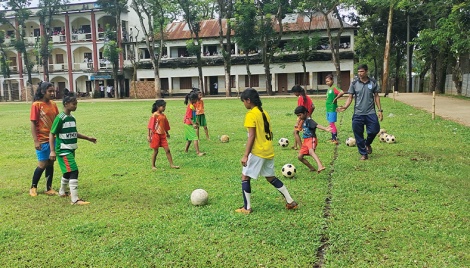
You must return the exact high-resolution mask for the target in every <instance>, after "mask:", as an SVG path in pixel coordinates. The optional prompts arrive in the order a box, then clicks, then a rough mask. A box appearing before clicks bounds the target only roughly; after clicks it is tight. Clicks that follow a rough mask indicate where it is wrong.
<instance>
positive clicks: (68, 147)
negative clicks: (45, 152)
mask: <svg viewBox="0 0 470 268" xmlns="http://www.w3.org/2000/svg"><path fill="white" fill-rule="evenodd" d="M51 133H52V134H54V135H55V136H56V141H55V151H56V154H57V155H67V154H70V153H73V152H74V151H75V150H76V149H77V148H78V146H77V136H78V133H77V127H76V121H75V117H73V115H71V114H70V115H67V114H65V113H64V112H61V113H60V114H59V115H58V116H57V117H56V118H55V120H54V123H53V124H52V129H51Z"/></svg>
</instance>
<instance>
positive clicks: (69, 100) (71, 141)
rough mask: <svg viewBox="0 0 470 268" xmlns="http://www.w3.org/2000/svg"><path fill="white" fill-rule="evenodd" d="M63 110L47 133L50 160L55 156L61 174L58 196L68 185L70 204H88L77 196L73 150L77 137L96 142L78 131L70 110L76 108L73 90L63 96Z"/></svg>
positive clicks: (63, 193) (61, 194)
mask: <svg viewBox="0 0 470 268" xmlns="http://www.w3.org/2000/svg"><path fill="white" fill-rule="evenodd" d="M63 104H64V111H63V112H61V113H60V114H59V115H58V116H57V117H56V118H55V120H54V123H53V124H52V128H51V132H50V134H49V143H50V147H51V148H55V150H51V156H50V157H51V160H55V159H56V158H57V162H58V163H59V166H60V169H61V170H62V173H63V176H62V180H61V186H60V190H59V195H60V196H63V197H65V196H67V194H66V192H65V189H66V187H67V185H69V187H70V196H71V198H72V205H88V204H90V202H87V201H84V200H82V199H80V198H79V197H78V166H77V163H76V162H75V150H76V149H77V148H78V146H77V139H84V140H88V141H91V142H93V143H96V138H94V137H89V136H85V135H83V134H80V133H78V131H77V127H76V121H75V117H74V116H73V115H72V112H73V111H75V110H77V97H76V96H75V94H74V93H73V92H71V93H69V94H68V95H66V96H64V100H63Z"/></svg>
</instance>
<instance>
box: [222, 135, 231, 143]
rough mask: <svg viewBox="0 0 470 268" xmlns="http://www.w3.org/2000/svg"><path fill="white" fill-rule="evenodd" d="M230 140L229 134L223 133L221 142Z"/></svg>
mask: <svg viewBox="0 0 470 268" xmlns="http://www.w3.org/2000/svg"><path fill="white" fill-rule="evenodd" d="M229 140H230V137H229V136H228V135H222V136H221V137H220V141H221V142H228V141H229Z"/></svg>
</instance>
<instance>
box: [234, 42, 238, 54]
mask: <svg viewBox="0 0 470 268" xmlns="http://www.w3.org/2000/svg"><path fill="white" fill-rule="evenodd" d="M235 55H237V56H238V44H237V43H235Z"/></svg>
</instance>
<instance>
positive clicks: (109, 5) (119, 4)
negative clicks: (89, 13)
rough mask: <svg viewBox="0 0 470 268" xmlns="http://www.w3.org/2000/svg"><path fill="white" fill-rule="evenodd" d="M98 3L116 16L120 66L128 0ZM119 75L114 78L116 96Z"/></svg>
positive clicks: (105, 0) (98, 0) (107, 12)
mask: <svg viewBox="0 0 470 268" xmlns="http://www.w3.org/2000/svg"><path fill="white" fill-rule="evenodd" d="M96 2H97V4H98V5H99V6H100V7H101V9H102V10H103V11H104V12H105V13H106V14H108V15H111V16H112V17H114V18H116V29H115V31H116V39H115V45H116V48H117V49H118V51H119V52H120V53H119V55H118V64H117V66H116V68H118V69H119V68H120V62H121V60H122V44H121V39H122V29H121V28H122V27H121V14H122V12H124V11H126V10H127V2H128V1H127V0H97V1H96ZM116 79H117V77H116V78H115V79H114V89H115V97H116V98H119V97H120V93H121V90H120V88H118V87H117V86H118V85H120V84H121V83H120V82H119V81H117V80H116Z"/></svg>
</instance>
